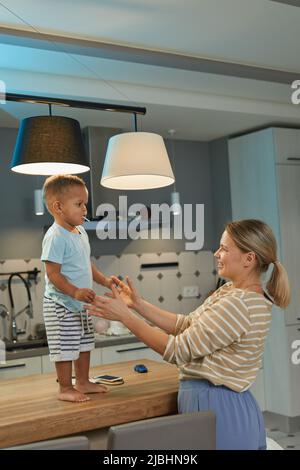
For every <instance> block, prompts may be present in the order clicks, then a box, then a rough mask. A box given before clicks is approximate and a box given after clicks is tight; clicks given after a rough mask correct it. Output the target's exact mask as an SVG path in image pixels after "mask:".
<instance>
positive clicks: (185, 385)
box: [178, 379, 266, 450]
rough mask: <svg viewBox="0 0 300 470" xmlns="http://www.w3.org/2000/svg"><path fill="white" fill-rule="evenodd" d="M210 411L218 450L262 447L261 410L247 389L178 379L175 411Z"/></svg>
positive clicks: (261, 448) (264, 445)
mask: <svg viewBox="0 0 300 470" xmlns="http://www.w3.org/2000/svg"><path fill="white" fill-rule="evenodd" d="M209 410H210V411H213V412H214V413H215V415H216V448H217V450H229V449H231V450H265V449H266V432H265V426H264V419H263V416H262V412H261V410H260V408H259V406H258V403H257V401H256V400H255V398H254V397H253V395H252V393H251V392H249V390H246V391H245V392H240V393H239V392H234V391H233V390H230V389H229V388H227V387H225V386H223V385H218V386H217V385H213V384H212V383H210V382H209V381H207V380H200V379H198V380H197V379H196V380H181V381H180V387H179V393H178V412H179V413H193V412H195V411H209Z"/></svg>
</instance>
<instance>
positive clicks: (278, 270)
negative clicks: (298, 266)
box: [266, 260, 291, 308]
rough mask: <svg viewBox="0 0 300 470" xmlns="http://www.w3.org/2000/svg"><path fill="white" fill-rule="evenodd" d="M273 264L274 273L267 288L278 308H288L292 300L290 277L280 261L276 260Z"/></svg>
mask: <svg viewBox="0 0 300 470" xmlns="http://www.w3.org/2000/svg"><path fill="white" fill-rule="evenodd" d="M273 264H274V267H273V271H272V274H271V277H270V279H269V281H268V283H267V286H266V287H267V291H268V293H269V294H270V296H271V297H272V298H273V299H274V303H275V304H276V305H278V307H281V308H286V307H287V306H288V305H289V303H290V300H291V291H290V285H289V280H288V275H287V272H286V270H285V268H284V267H283V265H282V264H281V263H280V262H279V261H277V260H276V261H274V263H273Z"/></svg>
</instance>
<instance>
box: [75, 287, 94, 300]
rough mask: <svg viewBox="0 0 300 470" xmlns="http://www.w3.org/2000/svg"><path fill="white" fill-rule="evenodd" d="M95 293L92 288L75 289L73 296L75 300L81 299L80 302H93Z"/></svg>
mask: <svg viewBox="0 0 300 470" xmlns="http://www.w3.org/2000/svg"><path fill="white" fill-rule="evenodd" d="M95 297H96V294H95V292H94V291H93V290H92V289H86V288H84V289H79V288H78V289H76V291H75V295H74V298H75V299H76V300H81V301H82V302H93V300H94V299H95Z"/></svg>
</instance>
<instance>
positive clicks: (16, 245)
mask: <svg viewBox="0 0 300 470" xmlns="http://www.w3.org/2000/svg"><path fill="white" fill-rule="evenodd" d="M16 136H17V130H16V129H11V128H0V201H1V203H0V204H1V205H0V259H25V258H38V257H39V254H40V247H41V242H42V238H43V226H44V225H47V224H49V223H50V222H51V218H50V216H49V215H48V214H46V215H44V216H36V215H35V214H34V189H38V188H39V187H40V186H41V185H42V184H43V179H42V178H41V177H37V176H25V175H20V174H17V173H14V172H12V171H11V170H10V161H11V157H12V154H13V149H14V145H15V141H16Z"/></svg>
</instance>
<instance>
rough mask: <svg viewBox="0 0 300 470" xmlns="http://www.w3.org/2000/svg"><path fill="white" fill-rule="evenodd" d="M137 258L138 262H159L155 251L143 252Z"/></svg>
mask: <svg viewBox="0 0 300 470" xmlns="http://www.w3.org/2000/svg"><path fill="white" fill-rule="evenodd" d="M139 260H140V264H148V263H149V264H152V263H160V257H159V256H158V254H157V253H143V254H142V256H140V257H139Z"/></svg>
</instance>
